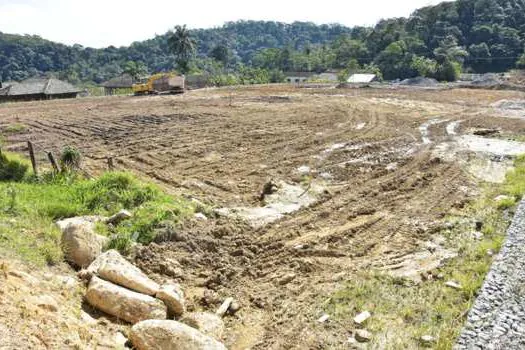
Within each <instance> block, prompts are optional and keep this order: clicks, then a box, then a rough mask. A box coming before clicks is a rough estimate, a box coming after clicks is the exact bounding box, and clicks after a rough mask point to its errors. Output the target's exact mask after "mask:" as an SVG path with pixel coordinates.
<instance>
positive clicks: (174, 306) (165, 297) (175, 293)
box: [156, 284, 185, 316]
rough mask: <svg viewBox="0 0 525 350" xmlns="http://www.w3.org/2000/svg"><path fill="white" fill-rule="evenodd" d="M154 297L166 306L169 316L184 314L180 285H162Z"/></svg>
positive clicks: (182, 293) (182, 294)
mask: <svg viewBox="0 0 525 350" xmlns="http://www.w3.org/2000/svg"><path fill="white" fill-rule="evenodd" d="M156 297H157V298H158V299H160V300H162V301H163V302H164V303H165V304H166V306H167V307H168V313H169V315H170V316H180V315H182V314H183V313H184V310H185V306H184V292H183V291H182V288H181V287H180V285H178V284H173V285H164V286H162V287H160V290H159V291H158V292H157V295H156Z"/></svg>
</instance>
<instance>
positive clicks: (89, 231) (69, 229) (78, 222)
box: [57, 216, 108, 268]
mask: <svg viewBox="0 0 525 350" xmlns="http://www.w3.org/2000/svg"><path fill="white" fill-rule="evenodd" d="M99 221H102V218H101V217H98V216H84V217H76V218H70V219H65V220H61V221H58V222H57V226H58V227H59V228H60V230H61V231H62V249H63V251H64V256H65V258H66V260H67V261H69V262H70V263H72V264H73V265H76V266H78V267H81V268H83V267H86V266H88V265H89V264H91V263H92V262H93V260H95V258H96V257H97V256H98V255H100V253H101V252H102V248H103V247H104V245H106V243H107V241H108V239H107V237H104V236H101V235H98V234H96V233H95V223H96V222H99Z"/></svg>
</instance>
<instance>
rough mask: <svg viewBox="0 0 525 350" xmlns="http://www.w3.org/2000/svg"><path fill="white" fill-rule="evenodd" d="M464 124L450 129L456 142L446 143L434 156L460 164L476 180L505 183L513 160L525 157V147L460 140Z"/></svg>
mask: <svg viewBox="0 0 525 350" xmlns="http://www.w3.org/2000/svg"><path fill="white" fill-rule="evenodd" d="M459 123H461V122H460V121H455V122H451V123H449V124H448V125H447V127H446V130H447V134H448V135H450V136H453V140H452V141H449V142H443V143H440V144H438V145H436V147H435V148H434V151H433V153H434V154H435V155H436V156H438V157H441V158H442V159H443V160H445V161H459V162H461V163H462V164H463V165H464V167H465V168H466V169H467V171H468V172H469V173H470V174H472V175H473V176H475V177H476V178H478V179H480V180H483V181H486V182H492V183H503V182H504V181H505V175H506V174H507V172H508V171H509V170H511V169H513V161H512V159H513V158H514V157H516V156H518V155H520V154H524V153H525V143H522V142H517V141H508V140H501V139H495V138H487V137H483V136H477V135H461V136H457V131H456V130H457V127H458V125H459Z"/></svg>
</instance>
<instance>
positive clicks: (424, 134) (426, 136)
mask: <svg viewBox="0 0 525 350" xmlns="http://www.w3.org/2000/svg"><path fill="white" fill-rule="evenodd" d="M447 121H448V120H442V119H432V120H429V121H428V122H426V123H423V124H421V126H420V127H419V132H421V139H422V141H423V144H424V145H429V144H431V143H432V140H430V131H429V130H428V129H429V128H430V127H431V126H432V125H437V124H441V123H445V122H447Z"/></svg>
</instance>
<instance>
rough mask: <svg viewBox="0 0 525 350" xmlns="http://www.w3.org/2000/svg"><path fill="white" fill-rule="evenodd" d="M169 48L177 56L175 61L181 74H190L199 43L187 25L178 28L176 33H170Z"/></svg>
mask: <svg viewBox="0 0 525 350" xmlns="http://www.w3.org/2000/svg"><path fill="white" fill-rule="evenodd" d="M168 47H169V48H170V50H171V52H172V53H173V54H174V55H175V61H176V63H177V67H178V68H179V70H180V71H181V73H184V74H186V73H188V72H189V70H190V63H191V61H192V59H193V58H194V57H195V51H196V47H197V43H196V42H195V40H194V39H193V37H192V36H191V34H190V31H189V30H188V28H186V25H184V26H176V27H175V31H171V32H169V33H168Z"/></svg>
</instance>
